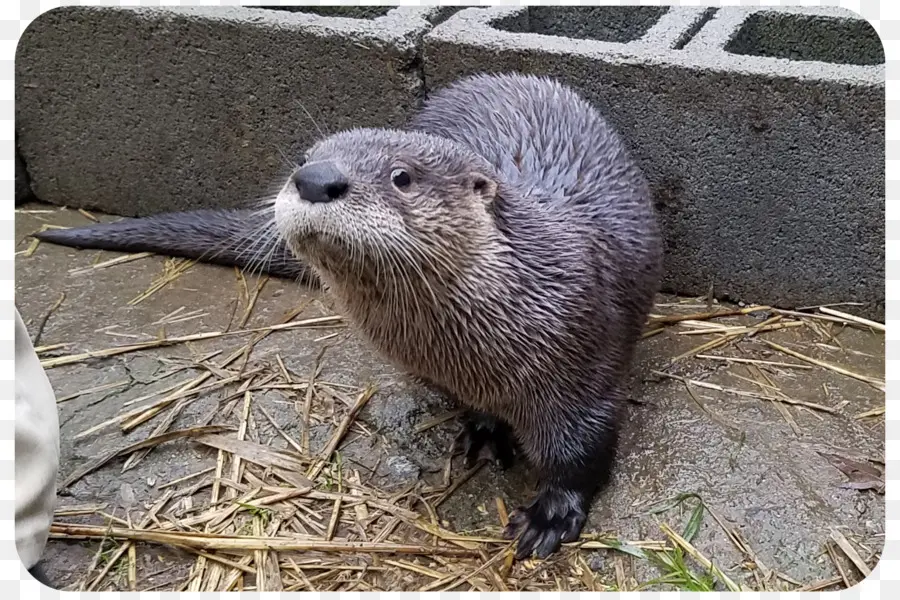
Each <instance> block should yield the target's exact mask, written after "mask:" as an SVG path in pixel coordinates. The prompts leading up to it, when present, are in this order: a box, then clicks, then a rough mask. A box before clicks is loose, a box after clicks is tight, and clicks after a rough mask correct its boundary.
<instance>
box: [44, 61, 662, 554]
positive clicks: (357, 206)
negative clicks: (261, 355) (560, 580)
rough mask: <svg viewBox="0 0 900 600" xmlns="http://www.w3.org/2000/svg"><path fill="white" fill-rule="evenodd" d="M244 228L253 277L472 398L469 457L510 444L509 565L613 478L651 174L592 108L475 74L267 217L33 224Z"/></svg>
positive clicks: (653, 226) (190, 246)
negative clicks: (515, 484) (255, 267)
mask: <svg viewBox="0 0 900 600" xmlns="http://www.w3.org/2000/svg"><path fill="white" fill-rule="evenodd" d="M251 228H258V229H259V230H260V231H265V232H266V233H267V235H268V236H269V237H268V239H267V241H266V242H265V244H263V245H264V246H265V248H262V250H260V252H262V253H264V254H266V255H269V256H274V257H275V258H274V260H273V261H271V262H269V263H268V265H266V264H263V265H262V267H263V271H265V272H268V273H270V274H276V275H283V276H287V277H294V278H299V277H307V276H308V277H313V278H315V279H316V281H317V282H318V283H320V284H321V285H323V286H325V288H326V289H327V290H328V291H329V292H330V294H331V295H332V296H333V297H334V298H335V300H336V301H337V303H338V305H339V306H340V308H341V309H342V311H343V314H344V315H346V316H347V317H348V318H349V320H350V321H351V322H352V323H354V324H355V328H356V330H357V331H358V332H359V333H360V334H361V335H362V336H363V337H364V338H366V339H367V340H368V341H369V342H370V343H371V344H373V345H374V346H375V348H377V349H378V350H379V351H380V353H381V354H382V355H383V356H384V357H385V358H386V359H387V360H390V361H392V362H393V363H395V364H397V365H398V366H400V367H401V368H402V369H404V370H405V371H406V372H408V373H410V374H411V375H413V376H415V377H416V378H417V379H419V380H421V381H424V382H426V383H427V384H429V385H432V386H434V387H435V388H436V389H440V390H443V391H444V392H445V393H446V394H447V395H448V396H450V397H451V398H452V399H454V400H455V401H457V402H459V403H461V404H462V405H463V406H465V407H467V413H466V415H465V417H464V420H463V422H464V427H463V430H462V436H463V439H464V442H465V444H464V447H465V454H466V457H467V459H468V461H470V462H471V461H472V460H473V459H474V458H475V457H477V456H479V455H480V454H481V453H483V452H487V453H488V454H493V456H494V458H496V459H498V460H499V461H500V462H501V463H502V464H503V465H504V466H508V465H509V464H510V460H511V457H512V456H514V455H515V454H517V453H521V454H524V457H525V459H526V460H527V461H528V463H530V465H531V466H532V467H533V468H534V469H535V470H536V471H537V476H538V490H537V494H536V495H535V496H534V497H533V498H532V499H531V501H530V502H528V503H524V504H522V505H519V506H518V507H517V508H516V509H514V510H513V511H512V512H511V513H510V515H509V521H508V525H507V526H506V527H505V529H504V532H503V535H504V536H505V537H506V538H507V539H510V540H513V539H516V538H517V547H516V557H517V558H518V559H522V558H525V557H529V556H535V555H536V556H537V557H539V558H546V557H548V556H549V555H551V554H553V553H555V552H556V551H558V550H559V548H560V546H561V544H563V543H567V542H573V541H575V540H576V539H577V538H578V537H579V536H580V534H581V532H582V530H583V528H584V524H585V522H586V519H587V516H588V513H589V511H590V507H591V505H592V504H593V501H594V500H595V497H596V495H597V494H598V493H599V491H600V490H602V489H603V488H604V487H605V486H606V484H607V483H608V481H609V479H610V477H611V473H612V471H613V465H614V463H615V457H616V451H617V447H618V439H619V431H620V426H621V421H622V418H623V411H624V405H625V403H626V390H625V386H626V376H627V374H628V371H629V370H630V367H631V363H632V359H633V354H634V350H635V347H636V344H637V341H638V339H639V338H640V335H641V332H642V331H643V327H644V325H645V323H646V319H647V317H648V315H649V312H650V310H651V308H652V304H653V300H654V297H655V294H656V292H657V291H658V288H659V284H660V279H661V275H662V243H661V237H660V229H659V226H658V222H657V216H656V214H655V209H654V206H653V202H652V199H651V194H650V191H649V186H648V183H647V181H646V179H645V177H644V175H643V173H642V171H641V169H640V168H639V167H638V165H637V164H636V162H635V161H634V160H633V159H632V157H631V155H630V153H629V151H628V149H627V148H626V145H625V143H624V141H623V140H622V139H621V138H620V136H619V134H618V133H617V132H616V131H615V129H614V128H613V127H612V126H611V125H610V124H609V123H608V122H607V121H606V120H605V119H604V118H603V117H602V116H601V115H600V113H599V112H598V111H597V110H596V109H595V108H594V107H593V106H592V105H591V104H590V103H589V102H588V101H587V100H585V99H584V98H583V97H582V96H581V95H580V94H579V93H578V92H576V91H575V90H574V89H572V88H570V87H568V86H566V85H564V84H562V83H560V82H558V81H556V80H553V79H550V78H546V77H540V76H535V75H523V74H517V73H508V74H478V75H472V76H468V77H465V78H463V79H460V80H458V81H457V82H456V83H454V84H452V85H449V86H447V87H445V88H443V89H441V90H439V91H437V92H435V93H433V94H432V95H431V96H430V97H429V98H428V99H427V100H426V102H425V103H424V106H423V108H422V109H421V111H420V112H418V114H417V115H415V116H414V117H413V119H412V121H411V123H410V124H409V126H408V127H407V128H406V129H403V130H400V129H376V128H358V129H351V130H347V131H343V132H340V133H336V134H333V135H331V136H328V137H326V138H324V139H321V140H319V141H317V142H316V143H315V144H314V145H313V146H312V147H311V148H310V149H309V150H308V152H307V153H306V155H305V157H304V160H303V161H302V164H301V165H300V166H298V167H297V168H296V169H295V170H294V171H293V172H292V174H291V175H290V176H289V177H288V178H287V180H286V181H285V182H284V184H283V187H282V188H281V189H280V191H279V192H278V194H277V196H276V197H275V198H274V199H273V200H272V201H271V202H270V203H269V205H268V206H267V207H265V208H264V209H262V210H256V211H254V210H244V211H227V210H225V211H205V212H199V211H194V212H183V213H168V214H164V215H157V216H155V217H151V218H146V219H132V220H124V221H120V222H118V223H112V224H103V225H92V226H89V227H85V228H76V229H70V230H49V231H45V232H42V233H39V234H37V236H38V237H39V238H41V239H43V240H46V241H52V242H55V243H60V244H66V245H70V246H77V247H83V248H106V249H110V250H126V251H135V250H145V251H150V252H157V253H160V254H177V255H181V256H189V257H192V258H199V259H201V260H202V258H203V257H204V256H206V257H207V258H208V259H209V260H211V261H217V259H216V258H215V257H214V256H213V257H210V252H209V250H210V249H212V248H219V249H221V248H226V249H227V248H233V247H235V242H236V240H238V239H242V238H245V237H246V233H247V232H248V231H249V230H250V229H251ZM212 254H215V253H212ZM226 254H227V252H226ZM220 256H221V255H220ZM295 257H296V258H295ZM225 258H227V259H228V260H229V261H231V262H232V263H233V264H239V265H249V264H251V262H252V260H251V258H252V257H248V255H247V253H241V252H236V251H235V252H231V254H230V255H228V256H226V257H225ZM223 260H224V259H221V258H220V259H218V262H222V261H223ZM264 262H265V261H264ZM309 269H311V271H312V274H311V275H310V274H309V273H308V272H307V271H308V270H309Z"/></svg>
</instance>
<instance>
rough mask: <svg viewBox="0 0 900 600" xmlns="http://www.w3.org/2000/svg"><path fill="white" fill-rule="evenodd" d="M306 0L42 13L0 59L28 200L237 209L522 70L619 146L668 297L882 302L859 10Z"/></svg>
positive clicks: (879, 162)
mask: <svg viewBox="0 0 900 600" xmlns="http://www.w3.org/2000/svg"><path fill="white" fill-rule="evenodd" d="M303 10H304V12H294V11H291V10H265V9H251V8H242V9H97V8H66V9H57V10H54V11H51V12H48V13H45V14H43V15H42V16H41V17H39V18H38V19H37V20H36V21H35V22H34V23H33V24H32V26H31V27H30V28H29V30H28V31H27V32H26V34H25V36H23V39H22V41H21V42H20V44H19V52H18V56H17V61H16V76H17V83H16V94H17V96H16V111H17V123H16V130H17V135H18V136H19V148H20V151H21V154H22V157H23V159H24V161H25V164H26V165H27V168H28V173H29V175H30V178H31V186H32V188H33V190H34V192H35V194H36V196H37V197H38V198H40V199H41V200H44V201H48V202H53V203H57V204H63V203H65V204H68V205H70V206H84V207H89V208H99V209H102V210H106V211H108V212H113V213H116V214H123V215H129V216H133V215H141V214H148V213H152V212H158V211H162V210H180V209H185V208H192V207H198V206H238V205H241V204H243V203H246V201H247V200H248V199H251V198H256V197H261V196H264V195H266V193H267V192H269V191H270V190H271V189H273V185H278V180H279V176H280V175H283V174H284V173H285V172H286V170H287V169H288V166H287V163H288V161H289V158H290V157H291V156H292V155H296V154H297V153H299V152H300V151H302V150H303V149H304V148H305V147H306V146H308V145H309V143H310V142H312V141H313V139H314V138H315V137H317V136H318V135H320V132H319V129H321V130H322V131H323V132H326V133H327V132H331V131H335V130H337V129H343V128H346V127H353V126H364V125H372V126H396V125H402V123H403V122H404V121H405V120H406V119H407V118H408V116H409V114H410V112H411V111H412V110H414V109H415V108H416V107H417V106H418V104H419V102H420V101H421V99H422V97H423V96H424V95H425V94H427V92H428V90H431V89H436V88H438V87H441V86H443V85H446V84H448V83H450V82H451V81H453V80H454V79H456V78H458V77H460V76H463V75H466V74H469V73H474V72H479V71H519V72H530V73H538V74H544V75H549V76H553V77H556V78H559V79H561V80H563V81H565V82H566V83H569V84H570V85H572V86H574V87H576V88H577V89H579V90H580V91H581V92H582V93H583V94H584V95H585V96H586V97H587V98H589V99H590V100H591V101H592V102H594V103H595V104H596V105H597V107H598V108H599V109H601V110H602V111H603V112H604V113H605V114H606V115H608V117H609V118H610V120H611V121H612V122H613V123H615V124H616V125H617V126H618V127H619V129H620V130H621V132H622V133H623V135H624V136H625V138H626V139H627V140H628V142H629V144H630V145H631V147H632V151H633V153H634V155H635V157H636V158H637V159H638V160H639V161H640V163H641V165H642V166H643V168H644V170H645V171H646V172H647V175H648V177H649V178H650V180H651V183H652V186H653V190H654V195H655V198H656V202H657V205H658V207H659V209H660V214H661V217H662V220H663V224H664V228H665V232H666V240H667V253H666V263H667V264H666V266H667V275H666V281H665V284H666V288H667V289H668V290H671V291H676V292H680V293H687V294H705V293H706V292H707V291H708V290H709V287H710V285H711V284H713V285H714V286H715V292H716V294H717V296H719V297H725V298H729V299H732V300H743V301H747V302H758V303H771V304H776V305H779V306H800V305H810V304H817V303H830V302H847V301H857V302H865V303H867V304H868V306H867V308H866V310H865V311H864V312H865V314H866V315H867V316H869V317H872V318H883V315H884V258H885V255H884V241H883V240H884V214H885V212H884V210H885V209H884V193H885V191H884V190H885V183H884V168H885V167H884V165H885V161H884V158H885V142H884V128H885V121H884V107H885V97H884V53H883V49H882V46H881V42H880V40H879V39H878V37H877V34H876V33H875V31H874V30H873V29H872V28H871V26H869V24H868V23H867V22H866V21H864V20H863V19H862V18H861V17H858V16H857V15H855V14H854V13H850V12H848V11H844V10H842V9H827V8H816V9H808V8H803V9H783V8H778V9H775V8H760V7H754V8H742V7H726V8H719V9H712V8H711V9H706V8H675V7H672V8H669V7H659V6H643V7H616V6H606V7H590V8H588V7H492V8H468V9H464V10H460V11H459V12H455V11H456V10H458V9H449V10H448V9H417V8H404V9H394V10H393V11H390V10H387V9H378V8H372V7H360V8H359V9H357V10H358V11H361V12H360V13H359V15H358V16H359V17H361V18H339V17H335V16H333V15H334V14H335V13H334V12H333V11H334V10H335V9H334V8H332V7H329V8H324V7H309V8H305V9H303ZM310 10H317V11H318V14H310V13H309V12H307V11H310ZM366 10H370V11H371V10H374V11H375V12H374V13H366V12H365V11H366ZM126 40H128V41H126ZM307 113H309V114H310V115H311V116H312V118H313V119H314V120H315V122H316V124H313V122H312V121H313V119H311V118H310V116H308V115H307ZM283 155H284V156H283ZM273 182H274V183H273Z"/></svg>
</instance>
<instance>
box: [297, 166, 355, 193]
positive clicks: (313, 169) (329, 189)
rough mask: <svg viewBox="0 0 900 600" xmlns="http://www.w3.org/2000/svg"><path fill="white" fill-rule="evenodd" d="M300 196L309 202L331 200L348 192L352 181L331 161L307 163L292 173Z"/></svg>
mask: <svg viewBox="0 0 900 600" xmlns="http://www.w3.org/2000/svg"><path fill="white" fill-rule="evenodd" d="M291 179H293V180H294V185H295V186H297V191H298V192H300V197H301V198H303V199H304V200H306V201H307V202H331V201H332V200H337V199H338V198H340V197H341V196H343V195H344V194H346V193H347V188H349V187H350V182H349V181H347V177H345V176H344V174H343V173H342V172H341V170H340V169H338V167H337V165H335V164H334V163H333V162H330V161H321V162H314V163H307V164H305V165H303V166H302V167H300V168H299V169H297V170H296V171H294V174H293V175H291Z"/></svg>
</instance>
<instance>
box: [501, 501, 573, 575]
mask: <svg viewBox="0 0 900 600" xmlns="http://www.w3.org/2000/svg"><path fill="white" fill-rule="evenodd" d="M584 505H585V502H584V501H583V498H582V496H581V494H578V493H575V492H571V491H567V490H547V491H544V492H543V493H541V494H540V495H539V496H538V497H537V498H536V499H535V500H534V501H533V502H532V503H531V504H529V505H528V506H525V507H519V508H517V509H516V510H514V511H513V512H512V513H511V514H510V515H509V524H508V525H507V526H506V528H505V529H504V530H503V537H505V538H506V539H508V540H511V539H513V538H515V537H516V536H517V535H520V537H519V542H518V544H517V547H516V559H517V560H522V559H525V558H528V557H530V556H531V555H532V554H535V555H537V557H538V558H547V557H548V556H550V555H551V554H553V553H554V552H556V551H557V550H559V548H560V545H561V544H564V543H568V542H574V541H575V540H577V539H578V536H579V535H581V530H582V529H583V528H584V523H585V521H586V520H587V511H586V509H585V506H584Z"/></svg>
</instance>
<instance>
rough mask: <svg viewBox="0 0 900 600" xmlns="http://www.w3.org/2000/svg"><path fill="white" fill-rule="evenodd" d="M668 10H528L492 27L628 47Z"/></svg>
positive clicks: (621, 8) (569, 7)
mask: <svg viewBox="0 0 900 600" xmlns="http://www.w3.org/2000/svg"><path fill="white" fill-rule="evenodd" d="M668 10H669V7H668V6H590V7H575V6H530V7H528V8H527V9H526V10H524V11H522V12H521V13H519V14H516V15H513V16H510V17H506V18H503V19H498V20H497V21H495V22H494V24H493V25H494V27H495V28H496V29H500V30H502V31H508V32H509V33H537V34H540V35H554V36H559V37H568V38H579V39H586V40H596V41H598V42H613V43H619V44H627V43H628V42H633V41H635V40H638V39H640V38H641V37H643V36H644V34H645V33H647V31H649V30H650V28H651V27H653V26H654V25H656V22H657V21H659V19H660V17H662V16H663V15H664V14H666V12H668Z"/></svg>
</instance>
